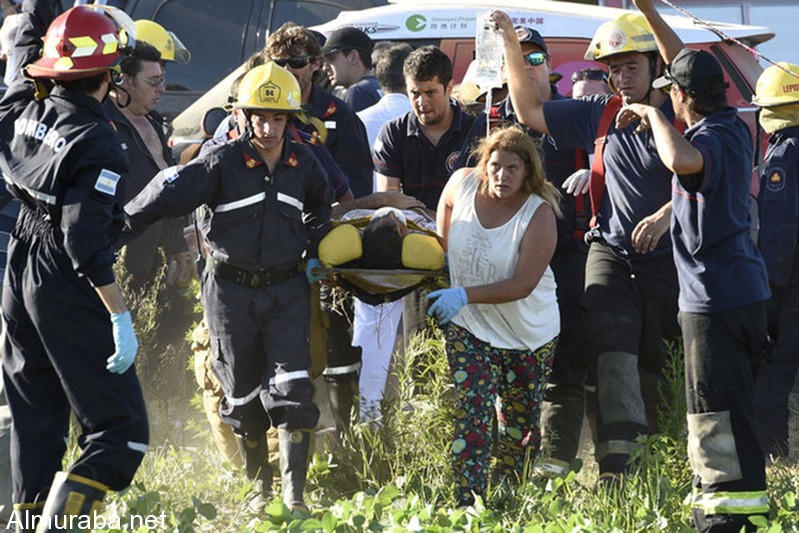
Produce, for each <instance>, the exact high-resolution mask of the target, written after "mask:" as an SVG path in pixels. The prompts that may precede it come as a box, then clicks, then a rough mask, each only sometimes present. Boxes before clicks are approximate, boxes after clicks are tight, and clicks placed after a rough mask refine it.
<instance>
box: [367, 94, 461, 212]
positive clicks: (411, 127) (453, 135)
mask: <svg viewBox="0 0 799 533" xmlns="http://www.w3.org/2000/svg"><path fill="white" fill-rule="evenodd" d="M450 105H451V106H452V124H451V125H450V127H449V129H448V130H447V131H446V132H445V133H444V135H442V136H441V139H439V141H438V144H436V145H433V143H432V142H430V139H428V138H427V136H425V134H424V133H422V130H421V128H420V127H419V120H418V119H417V118H416V115H415V114H414V112H413V111H409V112H408V113H405V114H404V115H403V116H401V117H397V118H395V119H394V120H391V121H389V122H387V123H386V124H385V125H384V126H383V127H382V128H380V132H379V133H378V134H377V140H376V141H375V145H374V147H373V149H372V159H373V160H374V164H375V171H376V172H378V173H380V174H382V175H384V176H386V177H389V178H398V179H399V180H400V182H401V183H402V190H403V191H404V192H405V194H407V195H410V196H413V197H415V198H416V199H417V200H419V201H421V202H423V203H424V205H425V206H426V207H427V208H428V209H432V210H433V211H435V210H436V208H437V207H438V198H439V197H440V196H441V191H443V190H444V185H445V184H446V183H447V180H448V179H449V176H450V174H452V172H453V171H454V170H455V162H456V161H457V159H458V156H459V155H460V150H461V146H463V141H464V140H465V139H466V136H467V134H468V133H469V129H470V128H471V127H472V123H473V122H474V116H472V115H469V114H467V113H465V112H464V111H463V110H462V109H461V108H460V106H458V104H457V103H455V102H454V101H452V102H451V103H450Z"/></svg>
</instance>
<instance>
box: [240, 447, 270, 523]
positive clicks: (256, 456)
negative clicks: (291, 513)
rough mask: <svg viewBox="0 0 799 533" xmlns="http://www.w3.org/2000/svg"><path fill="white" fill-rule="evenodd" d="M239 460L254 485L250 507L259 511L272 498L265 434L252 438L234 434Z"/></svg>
mask: <svg viewBox="0 0 799 533" xmlns="http://www.w3.org/2000/svg"><path fill="white" fill-rule="evenodd" d="M236 443H238V445H239V454H241V462H242V463H243V464H244V473H245V474H246V475H247V479H249V480H251V481H252V482H253V483H254V485H255V491H256V495H255V498H253V499H252V500H251V501H250V504H249V505H250V509H252V510H253V511H255V512H259V513H260V512H261V511H263V510H264V508H265V507H266V505H267V504H268V503H269V501H270V500H271V499H272V467H271V466H270V464H269V448H268V446H267V444H266V434H263V435H260V436H259V437H256V438H254V439H250V438H247V437H242V436H241V435H236Z"/></svg>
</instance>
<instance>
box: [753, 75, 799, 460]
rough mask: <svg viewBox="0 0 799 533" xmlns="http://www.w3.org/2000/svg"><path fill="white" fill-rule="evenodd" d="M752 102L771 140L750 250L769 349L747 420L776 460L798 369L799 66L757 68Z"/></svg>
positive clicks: (783, 449) (784, 447) (783, 450)
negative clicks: (765, 302) (763, 279)
mask: <svg viewBox="0 0 799 533" xmlns="http://www.w3.org/2000/svg"><path fill="white" fill-rule="evenodd" d="M783 69H785V70H783ZM786 70H787V71H788V72H786ZM753 103H754V104H755V105H757V106H758V107H760V108H761V109H760V119H759V120H760V125H761V126H762V127H763V129H764V130H765V131H766V133H769V134H771V137H770V138H769V143H768V148H767V149H766V156H765V159H764V161H763V171H762V173H761V175H760V193H759V194H758V198H757V201H758V207H759V213H760V230H759V233H758V239H757V245H758V248H759V250H760V253H761V254H762V255H763V259H764V260H765V261H766V270H768V278H769V286H770V288H771V293H772V295H773V297H772V300H771V302H770V303H771V305H770V309H769V335H770V337H771V340H772V342H773V346H772V347H771V350H769V351H768V353H767V355H766V357H765V358H764V359H763V361H761V362H760V366H759V367H758V370H757V377H756V381H755V418H756V420H757V434H758V437H759V438H760V444H761V446H762V447H763V451H764V452H765V453H766V455H767V456H769V457H770V458H771V459H777V458H779V457H787V456H788V455H789V451H790V452H795V451H796V450H789V449H788V419H789V409H788V399H789V398H788V397H789V396H790V394H791V390H793V387H794V382H795V380H796V370H797V368H799V65H792V64H790V63H785V62H781V63H779V64H778V65H775V66H771V67H769V68H767V69H766V70H764V71H763V73H762V74H761V75H760V78H758V80H757V91H756V94H755V98H754V101H753Z"/></svg>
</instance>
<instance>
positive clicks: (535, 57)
mask: <svg viewBox="0 0 799 533" xmlns="http://www.w3.org/2000/svg"><path fill="white" fill-rule="evenodd" d="M523 57H524V60H525V61H527V64H528V65H532V66H534V67H537V66H538V65H541V64H543V63H544V61H546V60H547V59H549V55H547V54H545V53H544V52H530V53H529V54H524V56H523Z"/></svg>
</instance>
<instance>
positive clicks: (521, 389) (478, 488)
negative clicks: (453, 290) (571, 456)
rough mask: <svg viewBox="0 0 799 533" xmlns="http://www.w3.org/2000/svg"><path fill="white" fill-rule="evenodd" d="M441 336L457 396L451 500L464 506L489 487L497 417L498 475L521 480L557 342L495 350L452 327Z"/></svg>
mask: <svg viewBox="0 0 799 533" xmlns="http://www.w3.org/2000/svg"><path fill="white" fill-rule="evenodd" d="M445 335H446V351H447V359H448V360H449V367H450V370H451V371H452V376H453V382H454V384H455V394H456V397H457V405H456V407H455V434H454V435H453V438H452V448H451V449H452V469H453V474H454V478H455V498H456V500H457V502H458V504H459V505H467V504H471V503H472V502H473V500H474V497H473V495H472V493H473V492H474V493H475V494H480V495H483V494H485V489H486V486H487V485H488V474H489V469H490V462H491V448H492V444H493V434H492V419H493V417H494V415H495V414H496V416H497V428H498V432H499V435H498V439H497V441H498V442H497V448H496V451H497V468H498V473H499V474H500V475H501V476H503V477H506V478H510V479H518V478H520V477H521V475H522V472H523V468H524V461H525V454H526V452H527V450H528V449H529V450H531V452H533V453H536V452H537V451H538V445H539V442H540V439H541V428H540V424H539V419H540V414H541V402H542V399H543V395H544V388H545V386H546V383H547V379H548V378H549V374H550V372H551V370H552V358H553V356H554V354H555V346H557V343H558V339H557V337H555V338H554V339H552V340H551V341H549V342H547V343H546V344H544V345H543V346H541V347H540V348H538V349H537V350H535V351H529V350H505V349H501V348H494V347H493V346H491V345H490V344H488V343H486V342H483V341H481V340H480V339H478V338H477V337H475V336H474V335H472V334H471V333H469V331H467V330H466V329H464V328H462V327H459V326H456V325H455V324H452V323H450V324H449V326H448V327H447V329H446V331H445Z"/></svg>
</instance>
